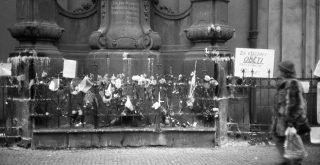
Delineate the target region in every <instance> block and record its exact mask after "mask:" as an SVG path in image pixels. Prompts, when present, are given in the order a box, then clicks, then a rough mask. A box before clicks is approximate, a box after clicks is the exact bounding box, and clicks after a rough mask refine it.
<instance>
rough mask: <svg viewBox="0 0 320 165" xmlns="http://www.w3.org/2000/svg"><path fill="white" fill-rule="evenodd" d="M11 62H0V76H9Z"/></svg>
mask: <svg viewBox="0 0 320 165" xmlns="http://www.w3.org/2000/svg"><path fill="white" fill-rule="evenodd" d="M11 68H12V64H11V63H0V76H11Z"/></svg>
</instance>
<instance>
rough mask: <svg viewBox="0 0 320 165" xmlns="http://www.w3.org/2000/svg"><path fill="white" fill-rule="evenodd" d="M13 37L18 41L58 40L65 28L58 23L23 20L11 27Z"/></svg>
mask: <svg viewBox="0 0 320 165" xmlns="http://www.w3.org/2000/svg"><path fill="white" fill-rule="evenodd" d="M9 31H10V33H11V35H12V37H14V38H16V39H17V40H18V41H31V42H35V41H56V40H58V39H59V38H60V37H61V35H62V33H63V31H64V29H63V28H61V27H59V26H58V25H57V24H56V23H51V22H45V21H44V22H39V21H23V22H19V23H16V24H15V25H14V26H13V27H11V28H9Z"/></svg>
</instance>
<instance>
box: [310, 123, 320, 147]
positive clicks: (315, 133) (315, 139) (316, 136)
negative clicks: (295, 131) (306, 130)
mask: <svg viewBox="0 0 320 165" xmlns="http://www.w3.org/2000/svg"><path fill="white" fill-rule="evenodd" d="M310 141H311V143H314V144H320V127H311V131H310Z"/></svg>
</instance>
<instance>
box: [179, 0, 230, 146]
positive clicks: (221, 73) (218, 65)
mask: <svg viewBox="0 0 320 165" xmlns="http://www.w3.org/2000/svg"><path fill="white" fill-rule="evenodd" d="M191 3H192V11H191V26H190V27H189V28H187V29H186V30H185V32H186V36H187V38H188V39H189V40H190V41H191V43H192V46H191V48H190V50H189V51H188V52H187V53H186V54H185V58H184V64H185V66H186V67H185V69H184V71H185V72H186V73H188V72H191V71H188V70H190V67H188V66H192V65H194V61H195V60H201V61H202V60H203V62H202V63H203V65H205V66H206V67H202V68H213V69H214V71H202V72H201V67H200V68H197V70H198V72H197V73H199V74H198V76H199V77H201V76H204V74H208V73H211V74H214V75H212V76H213V77H214V78H215V79H217V80H218V82H219V89H218V91H219V92H218V97H219V114H220V116H219V118H218V120H219V124H218V125H217V134H218V136H217V139H216V140H217V144H218V145H221V144H224V142H225V140H226V135H227V124H226V122H227V116H226V114H227V110H228V99H227V98H228V96H227V92H226V86H225V85H226V84H225V83H226V81H225V80H226V76H227V75H228V74H230V72H231V66H230V65H232V63H230V61H228V60H230V58H229V59H228V60H226V59H225V57H231V56H232V55H231V53H230V51H229V49H228V48H227V47H226V46H225V43H226V42H227V41H228V40H229V39H231V38H232V36H233V33H234V31H235V30H234V29H233V28H231V27H230V26H229V25H228V3H229V0H192V1H191ZM205 48H207V49H208V50H215V51H216V53H217V54H216V56H220V57H223V58H224V59H223V58H221V60H219V59H217V61H211V60H210V59H209V58H208V57H206V56H205Z"/></svg>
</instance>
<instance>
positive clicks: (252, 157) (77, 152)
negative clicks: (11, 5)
mask: <svg viewBox="0 0 320 165" xmlns="http://www.w3.org/2000/svg"><path fill="white" fill-rule="evenodd" d="M306 149H307V150H308V152H309V156H308V157H307V158H306V160H304V162H303V165H320V146H319V145H307V146H306ZM279 161H280V157H279V155H278V154H277V151H276V149H275V147H274V146H270V145H268V146H265V145H256V146H249V145H230V146H223V147H217V148H163V147H142V148H116V149H110V148H103V149H70V150H31V149H23V148H18V147H11V148H0V164H1V165H47V164H48V165H51V164H54V165H61V164H62V165H82V164H85V165H87V164H88V165H95V164H98V165H113V164H116V165H120V164H125V165H145V164H146V165H206V164H211V165H214V164H216V165H272V164H276V163H278V162H279Z"/></svg>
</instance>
